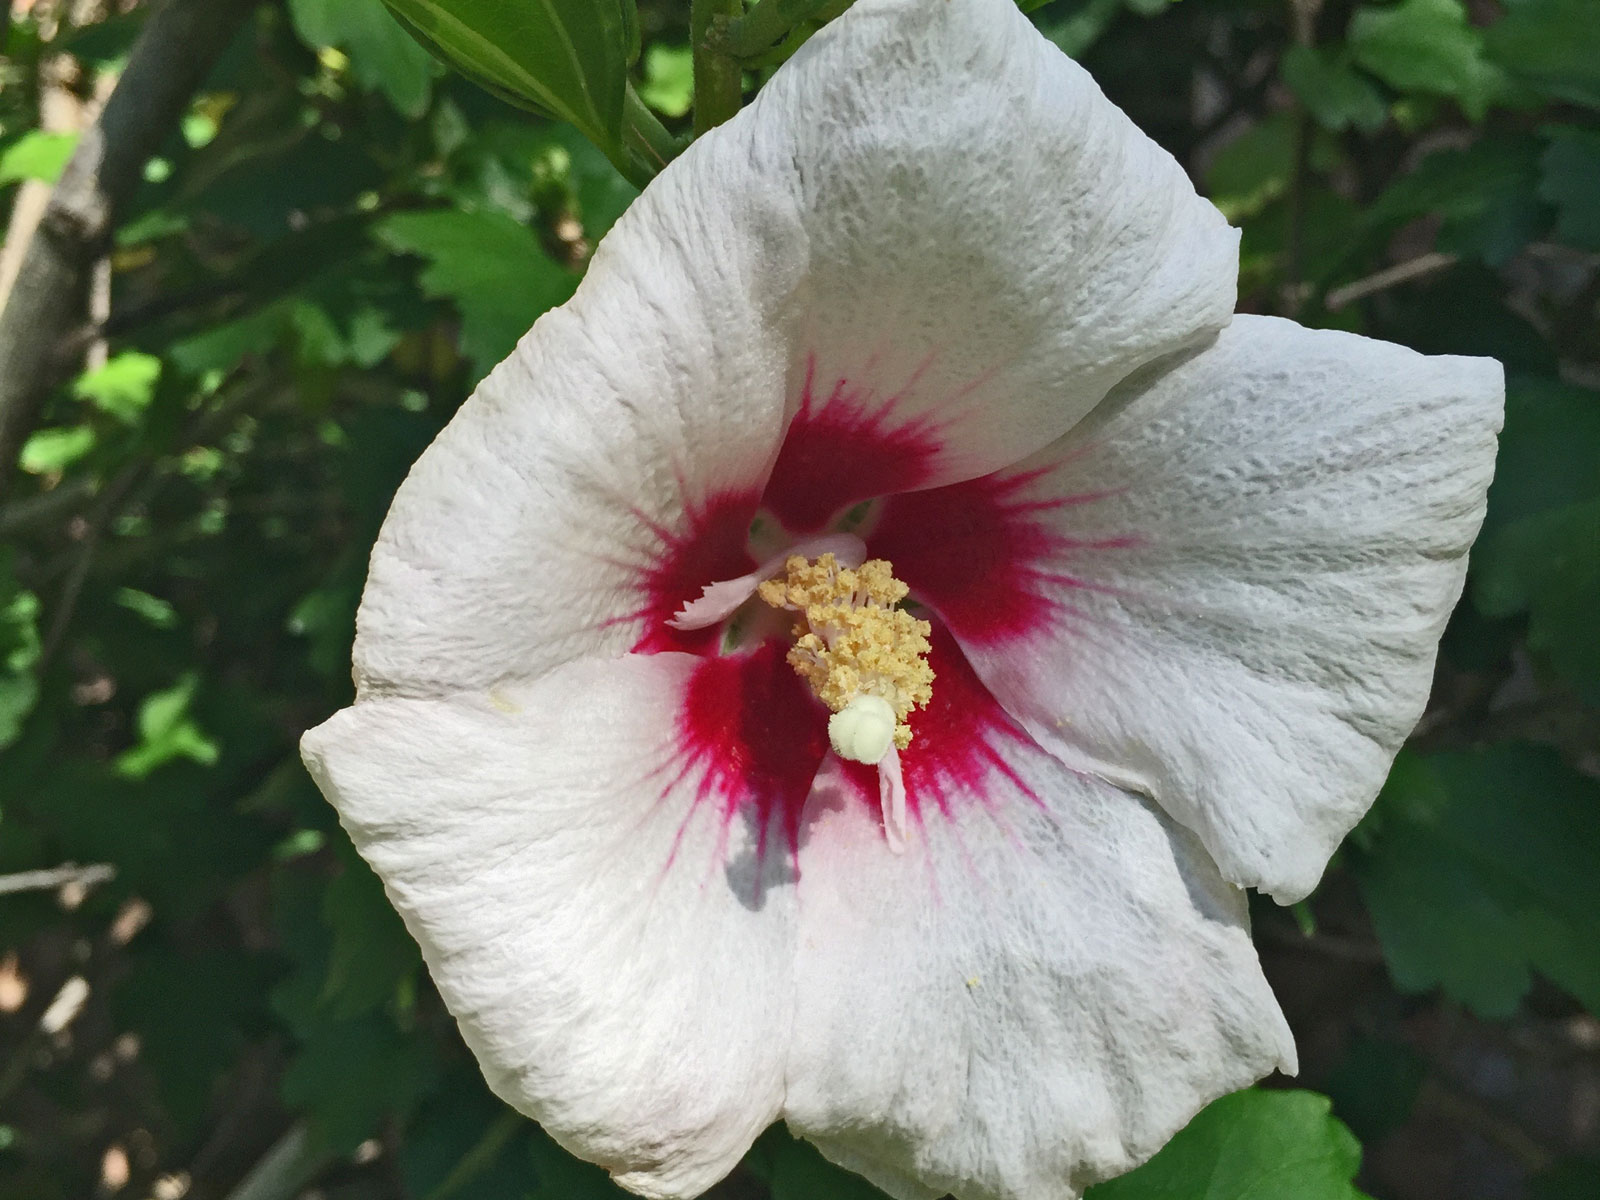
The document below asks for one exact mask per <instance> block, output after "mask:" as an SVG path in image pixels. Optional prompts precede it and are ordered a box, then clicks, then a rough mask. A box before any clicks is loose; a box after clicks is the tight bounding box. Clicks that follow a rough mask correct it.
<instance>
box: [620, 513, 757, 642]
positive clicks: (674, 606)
mask: <svg viewBox="0 0 1600 1200" xmlns="http://www.w3.org/2000/svg"><path fill="white" fill-rule="evenodd" d="M755 510H756V496H755V495H754V494H753V493H749V492H736V493H729V494H726V495H721V496H713V497H711V498H710V499H709V500H707V501H705V503H704V504H702V505H699V506H696V507H694V508H692V509H690V510H689V511H688V512H687V513H686V516H687V518H688V519H687V522H686V524H687V528H686V529H685V530H684V531H683V532H681V533H678V532H674V531H672V530H670V529H666V528H664V527H662V526H661V525H659V524H657V523H655V522H653V521H650V520H649V519H648V518H646V517H645V516H644V515H643V514H637V515H638V516H639V520H640V521H641V522H642V523H644V524H645V525H646V526H647V527H648V528H649V529H650V530H651V531H652V532H653V533H654V534H655V535H656V539H657V543H658V544H657V546H656V551H655V556H654V558H653V560H652V561H651V562H650V563H648V564H647V565H645V566H644V567H642V568H641V569H640V573H639V584H638V587H639V595H640V600H641V603H640V604H639V606H638V607H637V608H635V609H633V610H632V611H630V612H628V613H625V614H624V615H622V616H620V617H617V618H614V621H615V622H624V621H625V622H629V623H631V622H634V621H639V622H642V623H643V626H644V628H643V630H642V632H641V633H640V636H639V640H638V641H637V642H635V643H634V646H633V651H634V653H636V654H659V653H661V652H662V651H665V650H683V651H687V652H688V653H691V654H709V653H714V652H715V650H716V643H717V631H716V630H715V629H711V628H703V629H692V630H682V629H675V628H673V627H672V626H671V625H669V624H668V622H669V621H670V620H671V619H672V617H673V615H674V614H675V613H677V612H678V611H679V610H680V609H681V608H683V606H684V605H685V604H687V603H688V602H689V601H691V600H693V599H694V598H695V597H697V596H699V595H700V594H701V593H702V591H703V589H704V588H705V586H706V584H708V583H711V582H712V581H714V580H718V579H736V578H738V577H739V576H741V575H744V574H747V573H748V572H749V571H750V568H751V567H753V566H755V563H754V562H753V561H752V559H751V558H750V555H749V554H748V553H746V551H745V541H746V539H747V538H748V536H749V533H750V520H751V518H752V517H753V516H754V515H755Z"/></svg>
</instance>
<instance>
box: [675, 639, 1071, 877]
mask: <svg viewBox="0 0 1600 1200" xmlns="http://www.w3.org/2000/svg"><path fill="white" fill-rule="evenodd" d="M931 640H932V643H933V649H932V653H931V654H930V655H929V662H930V664H931V665H932V666H933V669H934V681H933V698H932V700H930V701H929V703H928V706H927V707H926V708H924V709H918V710H916V711H915V712H913V713H912V714H911V728H912V732H913V735H914V736H913V738H912V741H911V745H910V747H909V748H908V749H906V750H904V751H902V752H901V755H900V760H901V765H902V768H903V770H904V772H905V783H906V809H907V812H908V813H909V814H910V816H911V819H912V821H913V823H914V824H919V825H920V824H921V823H922V822H923V821H924V820H926V819H927V817H928V816H929V815H931V814H934V813H937V814H939V815H941V816H944V817H950V816H952V815H954V814H955V813H956V812H958V811H959V810H960V808H961V806H963V805H967V804H974V803H975V804H978V805H981V806H982V807H984V808H991V809H1000V808H1003V807H1005V804H1006V802H1008V801H1011V800H1014V799H1015V798H1017V797H1021V798H1024V799H1026V800H1028V801H1029V802H1032V803H1037V802H1038V797H1037V796H1036V795H1035V794H1034V792H1033V790H1032V789H1031V788H1030V787H1029V786H1028V784H1027V783H1026V781H1024V779H1023V778H1022V776H1021V775H1020V774H1018V772H1017V770H1016V768H1015V767H1014V766H1013V765H1012V761H1013V760H1014V759H1015V757H1016V756H1017V754H1018V753H1023V754H1027V753H1034V754H1043V753H1044V751H1042V750H1040V749H1039V748H1038V747H1037V746H1036V745H1035V744H1034V743H1033V741H1032V740H1031V739H1030V738H1029V737H1028V735H1027V734H1026V733H1025V732H1023V730H1022V729H1021V728H1020V727H1019V726H1018V725H1017V724H1016V722H1014V721H1013V720H1012V719H1011V717H1010V716H1009V715H1008V714H1007V713H1006V712H1005V710H1004V709H1002V708H1001V707H1000V705H999V704H998V703H997V702H996V701H995V699H994V697H993V696H991V695H990V694H989V691H988V689H987V688H985V687H984V686H983V683H982V682H981V681H980V680H979V679H978V676H977V674H976V673H975V672H974V671H973V669H972V667H971V665H970V664H969V663H968V662H967V659H966V656H965V655H964V654H962V653H961V649H960V647H959V646H957V645H956V642H955V639H954V638H953V637H951V636H950V634H949V633H948V632H947V631H945V630H944V629H943V628H941V627H939V626H935V628H934V635H933V638H932V639H931ZM786 651H787V645H786V643H784V642H782V641H778V640H772V641H768V642H765V643H763V644H762V645H761V647H760V648H759V649H757V650H755V651H754V652H752V653H749V654H741V655H733V656H729V657H725V658H706V659H704V660H703V661H702V662H701V664H700V665H699V666H698V667H697V668H696V669H695V672H694V675H693V676H692V677H691V680H690V683H689V686H688V687H687V688H686V689H685V692H684V696H683V707H682V709H681V710H680V712H679V717H678V731H679V737H680V739H681V741H680V751H679V761H678V769H677V773H676V775H675V776H674V778H673V780H672V783H671V784H669V785H668V787H669V788H670V787H673V786H676V785H677V784H679V783H681V782H683V781H684V780H693V781H694V787H695V803H696V805H697V806H698V805H700V804H712V805H715V806H716V810H717V811H718V812H719V813H720V815H721V818H722V821H723V823H724V826H726V825H727V824H729V823H730V822H732V821H733V820H734V819H735V818H736V817H741V816H748V818H749V819H750V820H751V822H752V825H753V827H754V828H755V829H756V830H757V831H758V833H757V837H758V852H759V853H760V854H762V855H765V853H766V852H767V849H768V841H767V839H768V837H769V836H770V835H771V834H772V833H773V832H774V831H776V832H777V833H778V834H780V835H781V836H782V838H783V839H784V848H785V850H786V851H787V852H788V853H789V854H790V855H791V856H793V855H794V854H795V853H796V852H797V850H798V848H799V844H800V841H801V839H802V838H803V837H804V836H805V834H804V830H803V829H802V827H801V820H802V816H803V814H804V811H805V802H806V798H807V796H808V795H809V794H810V792H811V784H812V781H813V780H814V779H815V778H816V774H817V770H818V768H819V767H820V766H821V765H822V760H823V757H824V755H826V753H827V752H828V737H827V717H828V712H827V709H826V708H825V707H824V706H823V705H822V703H821V702H820V701H818V700H817V699H816V698H815V697H814V696H813V695H812V694H811V691H810V689H809V688H808V687H807V686H806V685H805V684H804V683H803V682H801V680H800V679H799V677H798V676H796V675H795V673H794V671H793V670H792V669H791V668H790V667H789V665H788V663H786V662H785V661H784V654H785V653H786ZM1008 751H1009V756H1008V753H1007V752H1008ZM844 769H845V777H846V778H847V779H848V780H849V781H850V782H851V783H852V784H853V785H854V796H853V801H854V802H855V803H859V804H863V805H865V806H867V807H868V808H869V809H870V810H871V811H872V812H873V813H874V814H875V815H878V816H880V819H881V814H878V773H877V768H876V767H871V766H867V765H865V764H863V763H845V764H844Z"/></svg>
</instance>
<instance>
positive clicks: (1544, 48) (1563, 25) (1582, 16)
mask: <svg viewBox="0 0 1600 1200" xmlns="http://www.w3.org/2000/svg"><path fill="white" fill-rule="evenodd" d="M1505 8H1506V15H1505V16H1504V17H1502V18H1501V19H1500V20H1499V21H1496V22H1495V23H1494V24H1493V25H1491V26H1490V27H1489V28H1488V29H1487V30H1485V31H1484V46H1485V49H1486V50H1487V52H1488V55H1489V57H1490V58H1491V59H1492V60H1493V61H1494V62H1496V63H1498V64H1499V65H1500V66H1502V67H1504V68H1505V69H1506V70H1507V71H1509V72H1511V73H1512V74H1513V75H1515V76H1516V77H1517V78H1518V79H1520V80H1522V81H1523V82H1524V83H1526V84H1528V85H1529V86H1531V87H1533V88H1535V89H1537V90H1538V91H1540V92H1542V93H1544V94H1545V95H1546V96H1549V97H1551V98H1552V99H1555V100H1566V101H1570V102H1571V103H1573V104H1587V105H1589V106H1590V107H1592V108H1600V20H1597V19H1596V17H1595V6H1594V0H1508V3H1507V4H1506V6H1505Z"/></svg>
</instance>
